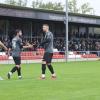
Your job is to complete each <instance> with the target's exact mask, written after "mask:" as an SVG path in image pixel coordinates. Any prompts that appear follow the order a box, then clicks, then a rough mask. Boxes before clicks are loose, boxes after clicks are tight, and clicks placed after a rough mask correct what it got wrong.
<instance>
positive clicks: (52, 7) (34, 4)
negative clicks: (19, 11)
mask: <svg viewBox="0 0 100 100" xmlns="http://www.w3.org/2000/svg"><path fill="white" fill-rule="evenodd" d="M32 7H33V8H41V9H50V10H61V11H63V9H64V6H63V5H62V3H61V2H58V3H53V2H47V3H44V2H42V1H39V0H36V1H33V2H32Z"/></svg>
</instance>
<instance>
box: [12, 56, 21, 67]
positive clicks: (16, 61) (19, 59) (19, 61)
mask: <svg viewBox="0 0 100 100" xmlns="http://www.w3.org/2000/svg"><path fill="white" fill-rule="evenodd" d="M13 60H14V62H15V64H16V65H20V64H21V57H13Z"/></svg>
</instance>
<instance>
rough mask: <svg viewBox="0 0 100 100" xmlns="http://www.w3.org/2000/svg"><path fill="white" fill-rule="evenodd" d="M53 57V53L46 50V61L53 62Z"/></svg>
mask: <svg viewBox="0 0 100 100" xmlns="http://www.w3.org/2000/svg"><path fill="white" fill-rule="evenodd" d="M52 57H53V53H48V52H45V53H44V56H43V61H46V63H51V62H52Z"/></svg>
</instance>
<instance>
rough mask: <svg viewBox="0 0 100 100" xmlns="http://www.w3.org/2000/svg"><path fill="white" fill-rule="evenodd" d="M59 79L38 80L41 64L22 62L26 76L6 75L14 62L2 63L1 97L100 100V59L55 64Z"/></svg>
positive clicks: (11, 98) (42, 99) (12, 99)
mask: <svg viewBox="0 0 100 100" xmlns="http://www.w3.org/2000/svg"><path fill="white" fill-rule="evenodd" d="M53 65H54V69H55V70H56V73H57V77H58V78H57V80H51V79H50V73H49V71H48V70H47V74H46V75H47V78H46V80H39V76H40V73H41V71H40V69H41V64H24V65H22V72H23V79H22V80H18V79H17V74H16V73H15V74H14V75H13V77H12V79H11V80H7V77H6V74H7V72H8V71H9V70H10V69H11V68H12V65H0V76H2V77H3V78H4V79H5V80H4V81H0V100H100V62H99V61H95V62H71V63H54V64H53Z"/></svg>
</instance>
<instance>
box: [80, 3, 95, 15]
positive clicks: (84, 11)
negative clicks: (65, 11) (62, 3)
mask: <svg viewBox="0 0 100 100" xmlns="http://www.w3.org/2000/svg"><path fill="white" fill-rule="evenodd" d="M80 9H81V10H80V13H82V14H94V10H93V8H92V7H90V6H89V3H88V2H87V3H84V4H83V5H82V6H81V8H80Z"/></svg>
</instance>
